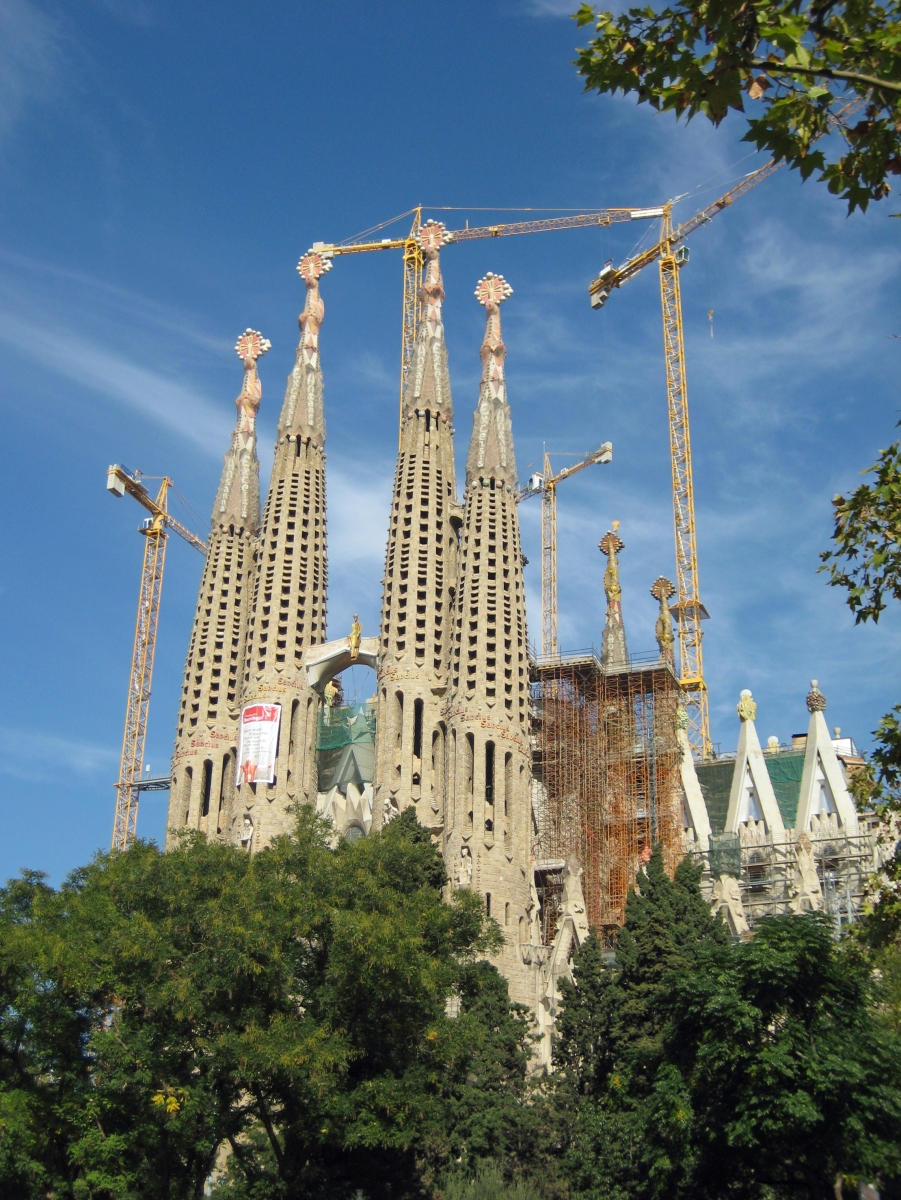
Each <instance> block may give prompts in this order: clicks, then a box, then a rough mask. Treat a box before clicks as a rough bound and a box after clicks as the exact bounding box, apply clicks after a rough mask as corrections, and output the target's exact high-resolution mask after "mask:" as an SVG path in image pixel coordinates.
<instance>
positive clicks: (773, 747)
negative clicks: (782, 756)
mask: <svg viewBox="0 0 901 1200" xmlns="http://www.w3.org/2000/svg"><path fill="white" fill-rule="evenodd" d="M766 748H767V750H769V751H771V752H772V753H774V754H775V752H776V751H777V750H778V749H779V739H778V738H777V737H776V735H775V734H773V735H772V736H771V737H768V738H767V740H766Z"/></svg>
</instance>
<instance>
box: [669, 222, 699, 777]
mask: <svg viewBox="0 0 901 1200" xmlns="http://www.w3.org/2000/svg"><path fill="white" fill-rule="evenodd" d="M662 225H663V229H662V237H661V245H662V247H663V253H662V254H661V255H660V301H661V306H662V309H663V356H664V363H665V368H666V399H667V407H668V409H669V430H670V460H671V463H672V472H673V525H674V528H675V534H676V595H677V597H678V598H677V601H676V604H675V609H676V612H677V614H678V627H679V670H680V681H679V682H680V684H681V687H682V694H683V703H684V706H685V710H686V712H687V713H688V740H689V743H690V744H691V746H692V748H693V749H696V750H697V751H698V752H699V753H700V755H701V757H702V758H708V757H709V756H710V753H711V750H712V745H711V741H710V713H709V707H708V700H707V685H706V683H705V682H704V662H703V653H702V649H701V641H702V638H703V636H704V634H703V632H702V630H701V620H702V618H703V617H705V616H706V615H707V614H706V611H705V610H704V607H703V605H702V604H701V595H700V584H699V582H698V546H697V538H696V534H695V500H694V482H693V480H692V473H691V436H690V432H689V425H688V384H687V381H686V377H685V338H684V334H683V330H682V294H681V291H680V288H679V269H680V267H681V265H682V263H683V262H684V261H685V259H686V257H687V256H686V254H685V253H684V252H683V253H680V250H681V249H682V248H681V247H680V248H676V247H674V245H673V238H672V234H673V220H672V209H671V206H670V205H669V204H667V205H666V206H665V210H664V214H663V223H662Z"/></svg>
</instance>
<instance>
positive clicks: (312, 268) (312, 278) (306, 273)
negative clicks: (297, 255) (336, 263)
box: [297, 250, 332, 287]
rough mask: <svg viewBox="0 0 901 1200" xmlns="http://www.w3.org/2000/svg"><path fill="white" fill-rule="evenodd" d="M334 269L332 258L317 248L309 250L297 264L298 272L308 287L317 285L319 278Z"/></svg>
mask: <svg viewBox="0 0 901 1200" xmlns="http://www.w3.org/2000/svg"><path fill="white" fill-rule="evenodd" d="M331 269H332V260H331V259H330V258H326V257H325V255H323V254H320V253H319V252H318V251H317V250H308V251H307V252H306V254H304V255H303V257H302V258H301V260H300V262H299V263H298V264H297V274H298V275H299V276H300V277H301V279H302V280H303V281H304V283H305V284H306V285H307V287H315V285H316V283H317V281H318V280H320V279H321V278H322V276H323V275H325V274H326V272H327V271H330V270H331Z"/></svg>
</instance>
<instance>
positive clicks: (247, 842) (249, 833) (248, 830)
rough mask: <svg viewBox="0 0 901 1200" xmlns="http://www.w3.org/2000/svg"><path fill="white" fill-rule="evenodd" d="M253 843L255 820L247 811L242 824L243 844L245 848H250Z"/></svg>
mask: <svg viewBox="0 0 901 1200" xmlns="http://www.w3.org/2000/svg"><path fill="white" fill-rule="evenodd" d="M252 844H253V821H252V820H251V819H250V817H249V816H247V814H246V813H245V815H244V821H243V823H242V825H241V845H242V846H243V847H244V849H245V850H249V849H250V848H251V846H252Z"/></svg>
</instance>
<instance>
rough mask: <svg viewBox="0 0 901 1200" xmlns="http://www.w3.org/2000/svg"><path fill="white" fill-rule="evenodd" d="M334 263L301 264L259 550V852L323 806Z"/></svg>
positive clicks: (243, 810) (253, 697) (255, 669)
mask: <svg viewBox="0 0 901 1200" xmlns="http://www.w3.org/2000/svg"><path fill="white" fill-rule="evenodd" d="M331 265H332V264H331V262H330V260H329V259H326V258H323V256H322V255H320V254H316V253H315V252H313V251H311V252H310V253H308V254H305V255H304V256H303V258H302V259H301V260H300V262H299V263H298V266H297V270H298V272H299V274H300V276H301V277H302V279H303V281H304V283H305V284H306V286H307V298H306V303H305V304H304V309H303V312H302V313H301V314H300V344H299V345H298V347H297V360H296V362H295V364H294V370H293V371H292V372H291V374H290V375H289V377H288V388H287V391H286V392H285V400H284V404H283V405H282V412H281V416H280V417H279V422H278V434H277V440H276V446H275V461H274V464H273V467H272V479H271V482H270V484H269V495H268V497H267V500H266V509H265V512H264V514H263V527H262V530H261V532H260V540H259V548H258V551H257V562H256V576H255V581H254V588H253V597H252V606H251V615H250V623H249V630H248V635H247V658H246V670H245V678H244V695H243V700H242V708H241V732H242V735H244V737H245V742H246V746H249V744H250V738H249V733H250V731H251V729H252V726H251V724H250V722H251V719H252V718H253V717H254V716H255V715H258V714H260V713H262V714H263V715H264V716H265V717H266V718H267V720H268V721H269V722H270V729H271V730H272V734H273V736H272V741H271V749H272V757H271V758H270V760H269V762H268V763H266V764H263V765H262V766H261V764H260V762H259V757H258V756H257V757H254V756H252V755H251V754H250V753H249V752H248V750H247V748H246V746H245V749H244V750H243V751H242V753H241V763H240V771H241V782H240V783H239V785H238V796H237V799H236V805H235V807H236V812H238V813H240V821H239V827H238V830H237V833H236V837H235V840H237V841H240V842H241V843H242V844H243V845H245V846H247V848H248V849H253V850H257V849H261V848H262V847H263V846H265V845H267V844H268V843H269V842H271V840H272V838H273V837H275V836H277V835H278V834H280V833H285V832H288V831H289V830H290V829H291V827H292V824H293V821H292V818H291V816H290V814H289V813H288V812H287V809H288V806H289V805H291V804H293V803H315V800H316V720H317V712H318V697H317V696H316V694H315V693H314V692H313V691H312V690H311V688H310V687H309V685H308V683H307V679H306V674H305V671H304V666H303V661H304V654H305V652H306V650H307V648H308V647H309V646H315V645H318V644H319V643H320V642H324V641H325V611H326V585H327V561H326V530H325V415H324V411H323V401H322V369H321V365H320V361H319V330H320V327H321V325H322V319H323V316H324V314H325V306H324V305H323V303H322V299H321V298H320V295H319V280H320V278H321V277H322V276H323V275H324V274H325V273H326V271H328V270H330V269H331ZM273 727H274V728H273ZM276 738H277V740H276ZM276 747H277V752H276ZM264 757H265V755H264Z"/></svg>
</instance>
